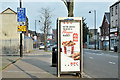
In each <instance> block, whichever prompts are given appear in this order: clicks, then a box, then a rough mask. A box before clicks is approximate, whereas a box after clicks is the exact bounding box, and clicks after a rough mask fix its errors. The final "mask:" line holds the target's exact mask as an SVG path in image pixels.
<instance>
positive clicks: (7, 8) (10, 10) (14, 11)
mask: <svg viewBox="0 0 120 80" xmlns="http://www.w3.org/2000/svg"><path fill="white" fill-rule="evenodd" d="M8 10H10V11H12V12H13V13H14V14H17V13H16V12H15V11H13V10H12V9H11V8H9V7H8V8H7V9H6V10H4V11H3V12H1V14H6V13H5V12H6V11H8Z"/></svg>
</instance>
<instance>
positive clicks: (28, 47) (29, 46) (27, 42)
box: [24, 37, 33, 52]
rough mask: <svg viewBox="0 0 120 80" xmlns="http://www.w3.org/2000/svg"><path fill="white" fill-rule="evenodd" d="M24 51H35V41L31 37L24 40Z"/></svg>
mask: <svg viewBox="0 0 120 80" xmlns="http://www.w3.org/2000/svg"><path fill="white" fill-rule="evenodd" d="M24 50H25V52H30V51H31V50H33V40H32V39H31V38H29V37H27V38H25V39H24Z"/></svg>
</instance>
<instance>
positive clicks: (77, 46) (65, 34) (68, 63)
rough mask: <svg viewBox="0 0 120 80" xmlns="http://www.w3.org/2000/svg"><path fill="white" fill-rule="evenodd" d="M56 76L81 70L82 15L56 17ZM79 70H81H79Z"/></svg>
mask: <svg viewBox="0 0 120 80" xmlns="http://www.w3.org/2000/svg"><path fill="white" fill-rule="evenodd" d="M57 28H58V29H57V30H58V71H57V72H58V77H60V74H62V73H71V72H72V73H81V72H82V71H83V70H82V69H81V68H83V65H82V66H81V64H82V63H83V62H82V61H83V60H82V59H83V52H82V49H83V47H82V46H83V45H82V17H72V18H71V17H61V18H58V27H57ZM80 71H81V72H80Z"/></svg>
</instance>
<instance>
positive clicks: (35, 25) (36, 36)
mask: <svg viewBox="0 0 120 80" xmlns="http://www.w3.org/2000/svg"><path fill="white" fill-rule="evenodd" d="M36 21H38V22H40V20H35V36H36V48H37V33H36Z"/></svg>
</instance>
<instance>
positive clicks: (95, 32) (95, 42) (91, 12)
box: [89, 10, 96, 50]
mask: <svg viewBox="0 0 120 80" xmlns="http://www.w3.org/2000/svg"><path fill="white" fill-rule="evenodd" d="M92 11H93V12H94V28H95V29H94V36H95V38H94V39H95V50H96V31H95V30H96V10H91V11H89V13H92Z"/></svg>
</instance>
